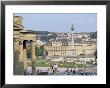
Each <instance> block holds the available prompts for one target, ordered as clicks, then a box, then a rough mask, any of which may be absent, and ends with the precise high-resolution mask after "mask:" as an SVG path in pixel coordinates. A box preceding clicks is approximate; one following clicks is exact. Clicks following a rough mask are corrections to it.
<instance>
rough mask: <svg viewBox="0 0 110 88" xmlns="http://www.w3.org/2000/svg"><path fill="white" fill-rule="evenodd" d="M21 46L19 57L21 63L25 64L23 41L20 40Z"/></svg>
mask: <svg viewBox="0 0 110 88" xmlns="http://www.w3.org/2000/svg"><path fill="white" fill-rule="evenodd" d="M19 45H20V48H19V51H20V55H19V62H23V61H24V60H23V41H22V40H20V41H19Z"/></svg>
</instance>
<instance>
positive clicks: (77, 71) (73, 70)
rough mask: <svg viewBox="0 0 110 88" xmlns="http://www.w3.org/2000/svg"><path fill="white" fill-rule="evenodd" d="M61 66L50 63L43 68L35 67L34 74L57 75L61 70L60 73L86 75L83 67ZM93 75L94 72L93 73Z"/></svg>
mask: <svg viewBox="0 0 110 88" xmlns="http://www.w3.org/2000/svg"><path fill="white" fill-rule="evenodd" d="M62 69H63V71H61V68H59V67H58V65H57V64H54V65H52V66H51V67H48V68H46V69H45V70H44V69H41V68H38V69H36V75H58V74H59V73H61V72H62V75H76V74H77V75H88V72H86V70H85V68H62ZM24 75H32V73H26V72H25V73H24ZM94 75H95V74H94Z"/></svg>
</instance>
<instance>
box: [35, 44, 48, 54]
mask: <svg viewBox="0 0 110 88" xmlns="http://www.w3.org/2000/svg"><path fill="white" fill-rule="evenodd" d="M44 50H45V49H44V46H43V45H42V46H40V47H36V56H43V55H44ZM45 54H46V55H48V52H47V51H46V50H45Z"/></svg>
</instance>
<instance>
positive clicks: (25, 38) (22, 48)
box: [13, 16, 36, 74]
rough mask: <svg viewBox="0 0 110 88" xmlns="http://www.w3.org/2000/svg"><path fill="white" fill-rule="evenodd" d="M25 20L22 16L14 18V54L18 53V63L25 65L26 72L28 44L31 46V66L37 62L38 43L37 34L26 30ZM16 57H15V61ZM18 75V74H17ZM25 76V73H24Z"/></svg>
mask: <svg viewBox="0 0 110 88" xmlns="http://www.w3.org/2000/svg"><path fill="white" fill-rule="evenodd" d="M22 20H23V18H22V17H21V16H14V18H13V31H14V35H13V44H14V54H15V52H18V54H19V55H17V56H18V57H17V58H18V62H19V63H22V64H23V69H24V71H25V70H26V69H27V67H28V63H29V62H27V44H30V46H31V60H30V63H31V66H32V63H33V62H34V61H35V60H36V56H35V43H36V34H35V33H33V32H31V31H26V30H24V27H23V23H22ZM15 58H16V56H15V57H14V60H15ZM15 65H16V64H14V66H15ZM15 73H16V72H15ZM16 74H17V73H16ZM22 74H23V72H22Z"/></svg>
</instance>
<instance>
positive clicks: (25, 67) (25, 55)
mask: <svg viewBox="0 0 110 88" xmlns="http://www.w3.org/2000/svg"><path fill="white" fill-rule="evenodd" d="M23 59H24V70H26V69H27V50H26V41H23Z"/></svg>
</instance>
